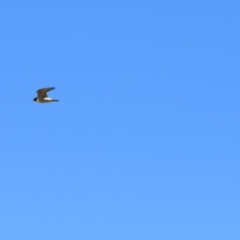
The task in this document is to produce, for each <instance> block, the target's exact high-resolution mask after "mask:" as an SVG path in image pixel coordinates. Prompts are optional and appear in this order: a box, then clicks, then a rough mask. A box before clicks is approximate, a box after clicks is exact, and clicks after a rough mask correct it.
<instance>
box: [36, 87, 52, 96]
mask: <svg viewBox="0 0 240 240" xmlns="http://www.w3.org/2000/svg"><path fill="white" fill-rule="evenodd" d="M53 89H55V88H54V87H50V88H41V89H38V90H37V94H38V97H41V98H45V97H47V96H48V95H47V92H49V91H51V90H53Z"/></svg>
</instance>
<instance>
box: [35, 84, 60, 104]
mask: <svg viewBox="0 0 240 240" xmlns="http://www.w3.org/2000/svg"><path fill="white" fill-rule="evenodd" d="M53 89H55V88H54V87H49V88H41V89H38V90H37V94H38V96H37V97H35V98H34V99H33V101H35V102H38V103H49V102H58V101H59V100H56V99H52V98H49V97H48V95H47V92H49V91H51V90H53Z"/></svg>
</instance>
